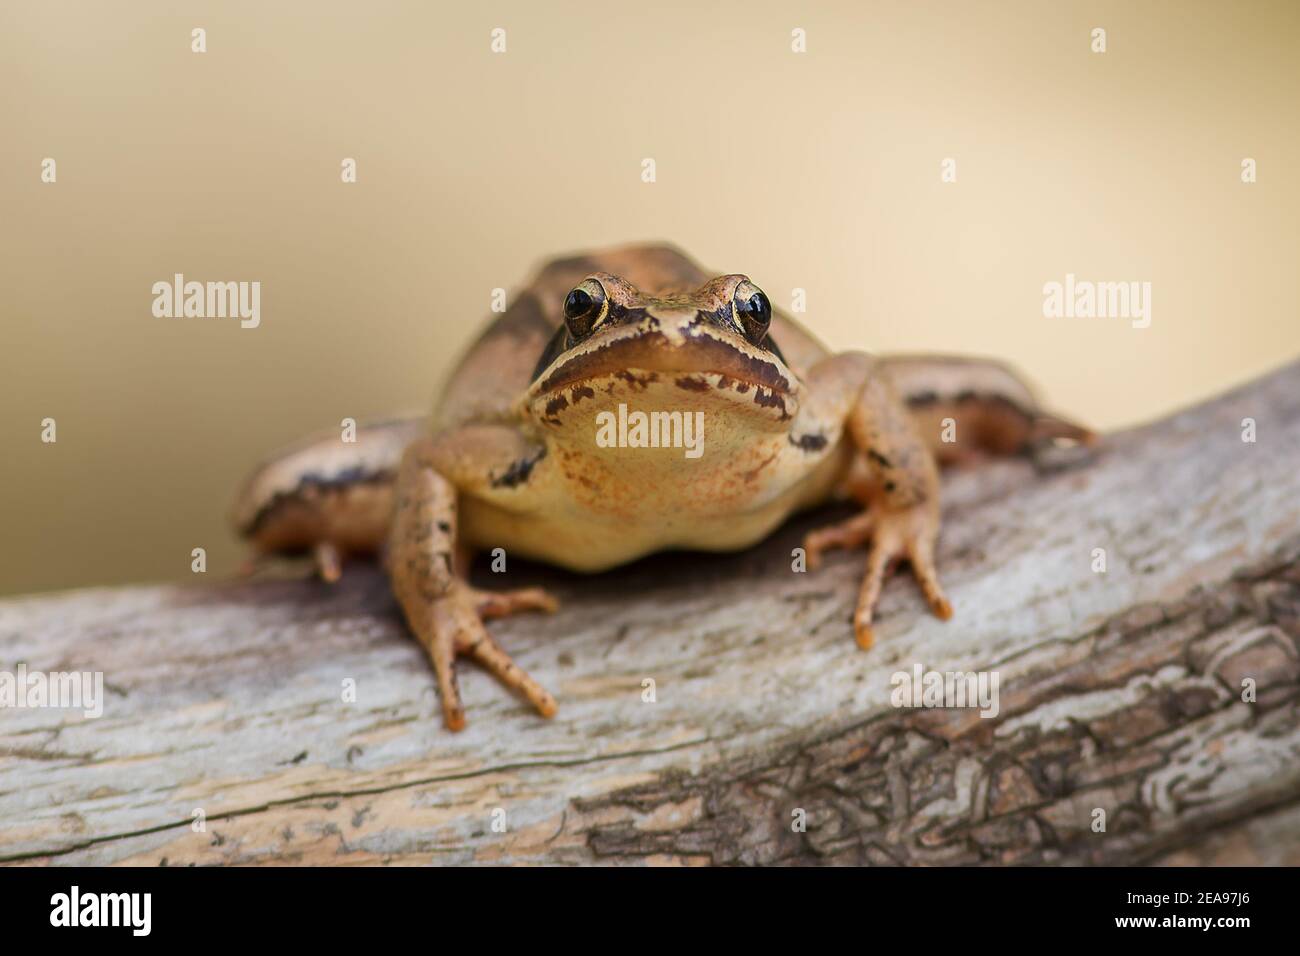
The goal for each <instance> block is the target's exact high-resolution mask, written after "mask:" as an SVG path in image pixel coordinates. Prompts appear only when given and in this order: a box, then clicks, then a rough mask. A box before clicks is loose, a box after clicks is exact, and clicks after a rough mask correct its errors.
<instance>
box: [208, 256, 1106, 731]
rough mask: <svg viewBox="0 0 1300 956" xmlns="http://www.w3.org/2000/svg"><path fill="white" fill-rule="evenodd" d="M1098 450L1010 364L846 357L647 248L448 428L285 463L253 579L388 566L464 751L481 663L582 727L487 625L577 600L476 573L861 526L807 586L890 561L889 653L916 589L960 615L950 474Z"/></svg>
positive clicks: (452, 386)
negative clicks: (263, 572)
mask: <svg viewBox="0 0 1300 956" xmlns="http://www.w3.org/2000/svg"><path fill="white" fill-rule="evenodd" d="M629 422H630V423H632V424H631V425H629V424H628V423H629ZM647 422H649V423H654V424H656V425H657V426H658V427H656V428H653V429H648V428H647V427H646V423H647ZM1095 437H1096V436H1095V434H1094V433H1093V432H1092V431H1090V430H1089V429H1087V428H1085V427H1083V426H1081V425H1078V424H1075V423H1074V422H1072V421H1070V420H1068V419H1066V418H1064V417H1061V416H1058V415H1055V414H1052V413H1050V412H1048V411H1045V410H1044V409H1043V408H1042V406H1041V405H1040V404H1039V401H1038V399H1037V398H1036V393H1035V391H1034V389H1033V388H1032V387H1031V386H1030V385H1029V384H1028V383H1027V382H1026V381H1025V380H1024V379H1023V378H1022V377H1020V376H1019V375H1018V374H1017V373H1016V372H1014V371H1013V370H1012V369H1011V368H1009V367H1008V366H1007V365H1005V364H1004V363H1001V362H998V361H996V360H992V359H985V358H978V357H969V356H957V355H949V356H944V355H874V354H869V353H867V352H865V351H842V352H833V351H832V350H830V349H829V348H827V347H826V346H825V345H823V344H822V343H821V342H820V341H819V340H818V339H817V338H816V337H815V336H814V335H813V333H812V332H810V331H809V330H808V329H807V328H806V327H805V326H804V324H803V323H801V322H800V321H798V320H796V319H795V318H794V316H793V315H792V314H789V313H787V312H785V311H782V310H780V309H778V308H777V307H775V306H774V305H773V303H772V300H771V299H770V298H769V297H768V295H767V294H766V293H765V292H763V290H762V289H761V288H760V287H759V286H758V285H757V284H756V283H755V282H754V281H752V280H751V279H750V278H749V277H748V276H747V275H745V274H741V273H716V272H710V271H707V270H705V269H703V268H702V267H701V266H699V265H698V264H697V263H696V262H695V261H694V260H693V259H691V258H690V257H689V256H688V255H686V254H685V253H684V252H682V251H681V250H679V249H678V248H677V247H675V246H672V245H669V244H664V243H639V244H632V245H624V246H618V247H613V248H607V249H602V250H596V251H591V252H585V253H579V254H573V255H567V256H563V257H560V258H556V259H553V260H551V261H549V262H546V263H545V264H544V265H542V266H541V268H540V269H539V270H538V271H537V272H536V273H535V274H534V275H533V277H532V278H531V279H530V280H529V281H528V282H527V284H526V285H524V286H523V288H522V289H520V290H518V291H517V292H516V293H515V294H514V295H512V296H511V297H510V299H509V305H508V307H507V308H505V309H504V311H501V312H499V313H497V314H496V315H495V317H494V318H493V319H492V320H491V321H490V322H489V323H488V324H487V327H486V329H485V330H484V331H483V332H482V334H481V335H480V336H479V337H478V338H477V340H476V341H474V343H473V344H472V345H471V346H470V347H469V349H468V351H467V352H466V353H465V354H464V355H463V357H462V358H461V360H460V361H459V363H458V364H457V365H456V366H455V367H454V369H453V370H452V371H451V374H450V375H449V377H448V379H447V381H446V384H445V386H444V388H443V389H442V393H441V396H440V397H439V398H438V400H437V402H436V404H435V409H434V411H433V414H432V415H431V416H429V415H404V416H394V417H390V418H387V419H382V420H378V421H375V422H370V423H366V424H363V425H361V426H359V427H358V428H357V432H356V434H355V435H353V436H351V440H349V441H342V440H340V434H339V433H338V432H331V433H329V434H324V435H320V436H315V437H312V438H309V439H307V440H305V441H303V442H300V443H298V444H296V445H294V446H291V447H289V448H288V449H285V450H284V451H282V452H280V453H277V454H275V455H273V456H272V457H271V458H269V459H267V460H266V461H265V462H264V463H263V464H262V465H261V466H260V467H258V468H257V469H256V470H255V471H254V472H253V473H252V475H251V476H250V477H249V479H248V480H247V481H246V482H245V484H244V485H243V487H242V489H241V490H240V492H239V493H238V495H237V497H236V501H235V506H234V511H233V520H234V525H235V528H236V530H237V531H238V532H239V533H240V534H241V535H242V536H243V537H244V538H246V539H247V540H248V541H250V542H251V545H252V549H253V554H254V560H256V561H261V560H263V559H266V558H273V557H276V556H279V555H284V554H294V553H297V554H303V553H307V554H310V555H311V556H312V557H313V559H314V562H315V565H316V568H317V570H318V571H319V574H320V576H321V577H322V578H324V579H325V580H327V581H337V580H338V579H339V576H340V575H341V573H342V567H343V563H344V562H345V561H348V560H353V559H354V558H365V557H374V556H378V558H379V559H380V560H381V562H382V564H383V567H384V568H385V571H386V573H387V576H388V579H389V582H390V585H391V589H392V592H393V594H394V596H395V598H396V603H397V604H398V605H400V608H401V612H402V614H403V616H404V618H405V622H406V625H407V626H408V628H409V630H410V632H411V633H412V634H413V635H414V637H415V638H416V639H417V640H418V641H419V643H420V644H421V645H422V647H423V648H424V650H425V652H426V654H427V656H428V658H429V660H430V662H431V663H432V668H433V674H434V678H435V680H436V683H437V688H438V693H439V698H440V702H441V709H442V717H443V722H444V724H445V726H446V727H447V728H448V729H450V730H453V731H458V730H461V729H463V728H464V727H465V726H466V716H465V706H464V703H463V700H462V697H461V692H460V689H459V685H458V681H457V663H458V660H459V659H461V658H469V659H472V660H473V661H475V662H477V664H479V665H480V666H482V667H484V668H486V669H487V670H488V671H489V672H490V673H492V674H493V675H495V677H496V678H497V679H498V680H499V681H500V682H501V683H502V684H504V685H505V686H506V687H507V688H509V689H510V690H511V691H513V692H515V693H517V694H519V695H521V696H522V698H523V699H524V700H526V701H527V702H528V704H530V705H531V707H532V708H533V709H535V710H536V711H537V713H538V714H540V715H541V716H542V717H552V716H554V714H555V713H556V711H557V707H558V704H557V701H556V698H555V697H554V696H552V695H551V693H549V692H548V691H547V690H546V689H545V688H544V687H543V686H542V685H541V684H539V683H538V682H537V681H536V680H534V678H533V677H532V676H531V675H530V674H528V673H526V672H525V671H524V670H523V669H522V668H520V667H519V666H518V665H517V664H515V662H514V661H513V660H512V659H511V657H510V655H509V654H508V653H507V652H506V650H505V649H504V648H503V647H502V646H501V644H500V643H499V642H498V641H497V639H496V638H495V637H494V636H493V634H492V633H491V631H490V630H489V628H488V624H487V622H489V621H491V620H492V619H494V618H501V617H506V616H509V615H514V614H518V613H523V612H531V611H536V612H551V611H554V610H555V609H556V608H557V606H558V602H557V601H556V599H555V598H554V596H553V595H552V594H550V593H549V592H548V591H547V590H545V589H542V588H536V587H530V588H519V589H513V590H501V591H489V590H485V589H481V588H479V587H476V586H475V585H473V584H472V583H471V582H470V576H469V570H470V567H471V564H472V562H473V561H474V559H475V556H476V555H479V554H482V553H484V552H489V553H491V554H502V555H511V556H519V557H522V558H526V559H529V560H532V561H540V562H544V563H549V564H552V565H556V566H559V567H561V568H564V569H567V570H568V571H571V572H577V573H581V574H590V573H599V572H603V571H607V570H608V569H611V568H615V567H618V566H620V565H625V564H628V563H630V562H632V561H635V560H637V559H639V558H642V557H643V556H646V555H649V554H652V553H655V552H661V551H696V552H731V551H739V550H743V549H747V548H750V547H753V546H755V545H757V544H758V543H759V542H761V541H763V540H764V539H765V538H768V537H769V536H770V535H772V534H773V533H774V532H775V531H776V530H777V529H778V528H780V527H781V526H782V524H783V523H784V522H786V521H787V519H789V518H790V517H791V516H793V515H795V514H797V513H799V512H803V511H807V510H809V509H814V508H817V507H819V506H822V505H825V504H827V503H830V502H836V501H838V502H843V503H846V504H847V506H848V508H849V516H848V517H846V518H841V519H839V520H835V521H833V522H831V523H829V524H827V525H826V526H824V527H818V528H815V529H814V530H811V531H809V532H808V533H807V534H806V536H804V538H803V541H802V559H803V566H804V568H805V569H806V570H807V571H809V572H815V571H816V570H817V569H818V568H819V567H820V566H821V565H822V563H823V560H824V555H825V554H826V552H828V551H830V550H832V549H858V548H861V549H864V550H865V552H866V560H865V569H864V571H863V573H862V577H861V585H860V587H859V589H858V593H857V596H856V599H855V600H854V601H853V607H854V610H853V613H852V621H851V624H852V632H853V635H854V638H855V641H856V644H857V646H858V647H859V648H861V649H863V650H869V649H870V648H871V647H872V645H873V643H874V642H875V633H874V629H873V616H874V614H875V610H876V607H877V604H878V601H879V599H880V595H881V593H882V588H883V587H884V585H885V581H886V578H887V577H888V575H889V574H890V573H891V572H892V571H893V570H894V569H895V568H896V567H898V566H901V565H904V564H905V565H907V566H908V567H910V569H911V573H912V576H913V577H914V578H915V580H916V582H917V584H918V585H919V587H920V591H921V594H922V596H923V598H924V600H925V602H926V604H927V605H928V607H929V610H930V611H931V612H932V613H933V614H934V615H936V616H937V617H939V618H941V619H944V620H947V619H949V618H950V617H951V616H952V614H953V607H952V604H951V603H950V602H949V600H948V598H947V596H946V595H945V592H944V589H943V587H942V585H941V583H940V579H939V574H938V570H937V568H936V563H935V547H936V541H937V537H938V533H939V529H940V469H941V467H946V466H950V465H953V464H955V463H959V462H969V461H970V460H972V459H978V458H982V457H985V456H989V455H1014V454H1033V453H1035V450H1038V449H1043V448H1045V447H1051V446H1054V445H1055V446H1060V445H1090V444H1092V443H1093V442H1094V441H1095ZM842 512H843V509H841V513H842Z"/></svg>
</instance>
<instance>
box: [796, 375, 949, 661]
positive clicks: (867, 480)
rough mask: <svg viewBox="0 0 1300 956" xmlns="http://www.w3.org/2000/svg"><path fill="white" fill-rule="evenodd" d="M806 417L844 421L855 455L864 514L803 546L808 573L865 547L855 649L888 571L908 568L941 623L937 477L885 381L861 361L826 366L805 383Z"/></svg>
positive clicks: (856, 493)
mask: <svg viewBox="0 0 1300 956" xmlns="http://www.w3.org/2000/svg"><path fill="white" fill-rule="evenodd" d="M807 384H808V387H809V394H810V400H811V401H810V405H811V408H810V410H809V411H810V418H811V419H813V420H815V419H816V418H819V417H820V418H822V419H826V418H828V417H829V418H831V419H832V420H839V421H842V422H843V427H844V431H845V433H846V435H847V438H848V440H849V442H850V444H851V445H852V447H853V449H854V451H855V454H854V460H853V465H852V468H851V470H850V473H849V477H848V479H847V481H846V486H847V489H848V491H849V493H850V494H851V495H852V496H853V497H854V498H855V499H857V500H858V501H859V502H860V503H861V504H863V505H864V506H865V507H866V510H865V511H864V512H863V513H861V514H858V515H855V516H854V517H852V518H850V519H849V520H847V521H845V522H842V523H841V524H838V525H834V526H832V527H828V528H823V529H820V530H817V531H813V532H811V533H810V534H809V535H808V536H807V538H806V539H805V540H804V549H805V552H806V554H807V558H808V566H809V568H815V567H817V565H818V564H819V563H820V560H821V555H822V552H823V551H825V550H826V549H828V548H850V547H857V546H859V545H864V544H865V545H867V546H868V547H869V553H868V557H867V570H866V574H865V576H864V577H863V580H862V587H861V590H860V591H859V593H858V602H857V609H856V611H855V612H854V616H853V629H854V633H855V634H856V636H857V642H858V646H860V647H862V648H864V649H866V648H869V647H870V646H871V645H872V642H873V640H874V635H873V633H872V629H871V620H872V614H873V612H874V610H875V606H876V602H877V601H878V600H879V598H880V591H881V587H882V586H883V584H884V581H885V577H886V576H887V574H888V573H889V571H890V569H891V568H892V567H893V565H894V564H895V563H896V562H898V561H900V560H906V561H907V562H908V563H909V564H910V565H911V567H912V573H913V574H914V575H915V576H916V579H917V582H918V583H919V584H920V585H921V590H922V591H923V592H924V594H925V598H926V601H927V602H928V603H929V605H930V608H931V610H933V611H934V613H935V614H936V615H937V616H938V617H940V618H943V619H944V620H947V619H948V618H949V617H951V616H952V605H950V604H949V603H948V599H947V598H946V597H944V594H943V589H942V588H941V587H940V586H939V576H938V573H937V572H936V570H935V567H934V542H935V538H936V537H937V536H938V533H939V471H938V466H937V465H936V463H935V459H934V456H933V455H932V454H931V452H930V451H929V449H928V448H927V447H926V444H925V442H924V441H923V440H922V438H921V436H920V435H919V434H918V433H917V431H916V428H915V425H914V424H913V422H912V419H911V416H910V415H909V414H908V412H907V409H906V407H905V406H904V405H903V403H902V401H901V400H900V399H899V398H898V396H897V395H896V394H895V392H894V390H893V386H892V385H891V384H890V382H889V380H888V379H887V378H886V377H885V376H883V375H880V374H877V373H876V368H875V363H874V361H873V360H872V359H871V358H870V357H869V356H867V355H863V354H860V353H848V354H843V355H837V356H834V357H832V358H829V359H826V360H825V361H823V362H821V363H819V364H818V365H817V366H815V367H814V368H813V369H812V370H811V372H810V374H809V376H808V382H807Z"/></svg>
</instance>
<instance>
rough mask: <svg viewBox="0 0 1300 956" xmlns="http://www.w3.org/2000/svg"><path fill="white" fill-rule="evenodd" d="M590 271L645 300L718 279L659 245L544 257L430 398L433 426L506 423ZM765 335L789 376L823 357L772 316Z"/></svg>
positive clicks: (808, 338)
mask: <svg viewBox="0 0 1300 956" xmlns="http://www.w3.org/2000/svg"><path fill="white" fill-rule="evenodd" d="M593 272H608V273H611V274H613V275H618V276H622V277H623V278H625V279H627V280H628V281H629V282H631V283H632V284H633V285H635V286H636V287H637V288H638V289H640V290H641V291H642V292H646V293H649V294H652V295H660V294H663V293H666V292H672V291H686V290H694V289H697V288H699V287H700V286H701V285H703V284H704V283H705V282H706V281H708V280H709V279H711V278H713V277H714V276H715V275H721V274H723V273H721V272H717V273H714V272H707V271H705V270H704V269H702V268H700V266H699V265H698V264H696V263H695V262H694V261H693V260H692V259H690V258H689V257H688V256H686V255H685V254H684V253H682V252H681V251H680V250H678V249H677V248H676V247H674V246H671V245H668V244H666V243H655V244H645V245H631V246H620V247H617V248H613V249H605V250H600V251H597V252H591V253H586V254H582V255H574V256H566V257H564V258H560V259H554V260H552V261H551V262H549V263H547V264H546V265H545V266H544V267H542V269H541V271H540V272H538V273H537V275H536V276H535V277H534V278H533V280H532V281H531V282H530V283H529V284H528V285H527V286H525V287H524V289H523V290H521V291H520V292H519V293H518V294H516V295H515V297H514V301H513V302H512V303H511V304H510V306H509V308H507V309H506V311H505V312H503V313H502V314H501V315H500V316H498V317H497V318H496V319H495V320H494V321H493V322H492V323H491V324H490V325H489V326H488V327H487V329H486V330H484V332H483V334H482V335H481V336H479V338H478V341H476V342H475V343H474V344H473V345H472V346H471V347H470V349H469V351H468V352H467V353H466V354H465V357H464V358H463V359H462V360H461V362H460V364H459V365H458V366H457V368H456V370H455V371H454V372H453V373H452V376H451V379H450V380H449V381H448V383H447V387H446V388H445V389H444V390H443V393H442V396H441V397H440V398H439V400H438V408H437V412H436V414H435V416H434V424H435V428H436V429H437V430H442V429H445V428H453V427H455V426H457V425H464V424H468V423H471V422H491V421H503V420H506V419H508V418H509V417H510V410H511V407H512V406H513V404H514V402H515V400H516V399H518V398H519V396H520V395H521V394H523V392H524V390H525V389H526V388H528V386H529V384H530V383H531V382H532V379H533V373H534V372H535V371H536V369H537V363H538V360H539V359H540V358H541V355H542V353H543V352H544V351H545V349H546V346H547V343H548V342H550V340H551V338H552V336H554V335H555V332H556V330H557V329H558V328H559V326H560V323H561V322H562V321H563V315H562V312H561V308H562V306H563V303H564V297H565V296H566V295H567V294H568V292H569V290H570V289H572V288H573V287H574V286H575V285H577V284H578V283H580V282H581V281H582V280H583V279H585V278H586V277H587V276H589V275H591V274H592V273H593ZM759 284H760V285H761V284H762V283H761V282H760V283H759ZM770 335H771V337H772V339H773V341H775V342H776V344H777V347H778V348H780V349H781V351H782V353H783V354H784V355H785V358H786V360H787V363H788V364H789V365H790V366H791V368H793V369H794V370H795V372H796V374H797V373H800V372H802V371H803V370H804V369H806V368H807V367H808V366H810V365H812V364H813V363H814V362H816V361H817V360H818V359H819V358H821V357H822V356H824V355H825V354H826V349H825V347H824V346H822V344H821V343H820V342H818V341H817V340H816V339H815V338H813V336H812V335H810V334H809V333H808V332H807V331H806V330H805V329H804V328H803V327H802V326H800V325H799V324H798V323H796V322H795V321H794V320H793V319H790V318H789V317H788V316H785V315H783V314H781V313H779V312H778V313H776V314H775V315H774V316H773V319H772V330H771V333H770Z"/></svg>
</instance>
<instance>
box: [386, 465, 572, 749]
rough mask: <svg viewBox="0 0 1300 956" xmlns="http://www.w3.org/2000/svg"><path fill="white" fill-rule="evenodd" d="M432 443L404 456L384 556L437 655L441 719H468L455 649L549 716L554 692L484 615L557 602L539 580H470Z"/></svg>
mask: <svg viewBox="0 0 1300 956" xmlns="http://www.w3.org/2000/svg"><path fill="white" fill-rule="evenodd" d="M432 449H433V443H432V442H431V441H428V440H424V441H418V442H416V443H415V444H413V445H412V446H411V447H410V448H409V449H408V450H407V452H406V455H405V457H404V458H403V459H402V464H401V468H400V470H399V472H398V477H397V485H396V512H395V516H394V519H393V527H392V531H391V533H390V536H389V545H388V557H387V561H388V573H389V577H390V578H391V579H392V584H393V593H394V594H395V595H396V596H397V600H398V602H399V603H400V604H401V605H402V610H403V611H404V612H405V614H406V620H407V622H408V623H409V624H410V626H411V630H412V631H413V632H414V633H415V636H416V638H417V639H418V640H419V641H420V643H421V644H422V645H424V648H425V650H426V651H427V652H428V654H429V658H430V660H431V661H432V662H433V667H434V670H435V672H436V674H437V678H438V690H439V694H440V696H441V698H442V713H443V720H444V722H445V723H446V725H447V727H448V728H449V729H451V730H461V729H462V728H464V726H465V708H464V705H463V704H462V702H461V696H460V687H459V685H458V683H457V681H456V655H457V654H463V655H467V656H469V657H472V658H474V659H475V660H476V661H478V662H479V663H480V664H481V665H482V666H484V667H485V668H487V669H488V670H489V671H491V672H492V673H493V674H494V675H495V676H496V677H497V679H498V680H500V681H501V682H502V683H503V684H505V685H506V686H507V687H509V688H511V689H513V690H517V691H519V692H520V693H521V694H523V696H524V697H525V698H526V699H527V700H528V701H529V703H531V704H532V705H533V707H535V708H536V709H537V712H538V713H540V714H541V715H542V716H543V717H551V716H553V715H554V714H555V710H556V704H555V698H554V697H552V696H551V695H550V694H549V693H547V692H546V690H545V689H543V688H542V686H541V685H540V684H538V683H537V682H536V681H535V680H533V679H532V678H531V677H529V676H528V674H526V673H524V671H523V670H521V669H520V668H519V667H518V666H517V665H516V664H515V662H514V661H512V660H511V659H510V656H509V655H508V654H507V653H506V652H505V651H504V650H503V649H502V648H501V646H500V645H499V644H498V643H497V642H496V641H495V640H494V639H493V637H492V635H491V634H489V633H488V631H487V628H485V627H484V626H483V620H484V619H486V618H493V617H502V616H504V615H507V614H515V613H518V612H520V611H531V610H542V611H553V610H555V607H556V602H555V600H554V599H553V598H551V596H550V595H548V594H547V593H546V592H545V591H542V590H540V589H538V588H528V589H524V590H519V591H508V592H504V593H489V592H486V591H480V590H478V589H477V588H474V587H471V586H470V585H469V583H468V582H467V581H466V580H465V577H464V573H463V567H464V564H465V560H464V558H465V555H464V553H463V552H461V551H459V550H458V548H457V509H456V489H455V487H454V486H453V485H452V484H451V482H450V481H448V480H447V479H446V478H445V477H444V476H443V475H442V474H440V473H439V472H438V470H437V468H436V467H435V466H434V464H433V454H432Z"/></svg>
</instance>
